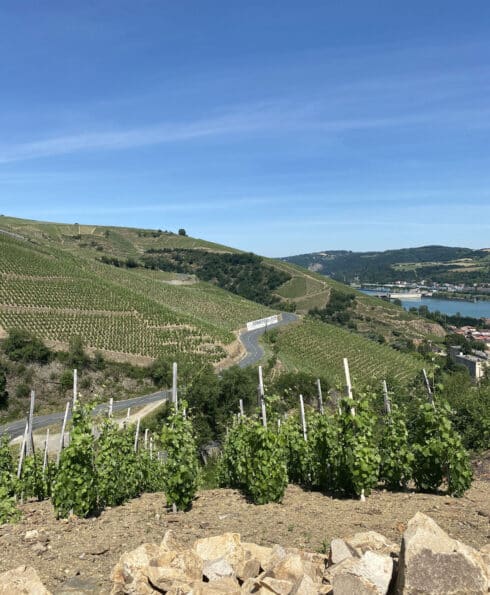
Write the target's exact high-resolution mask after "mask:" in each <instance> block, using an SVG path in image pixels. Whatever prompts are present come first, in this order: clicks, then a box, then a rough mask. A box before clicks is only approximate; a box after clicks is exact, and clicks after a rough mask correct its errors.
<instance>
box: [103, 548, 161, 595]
mask: <svg viewBox="0 0 490 595" xmlns="http://www.w3.org/2000/svg"><path fill="white" fill-rule="evenodd" d="M159 555H160V548H159V547H158V546H157V545H155V544H152V543H145V544H143V545H140V546H139V547H138V548H136V549H135V550H132V551H131V552H126V553H124V554H123V555H122V556H121V557H120V558H119V562H118V563H117V564H116V566H115V567H114V569H113V571H112V583H113V586H112V591H111V595H138V594H141V595H146V594H147V593H148V594H149V593H154V589H153V588H152V587H151V586H150V584H149V583H148V576H147V569H148V568H149V566H150V564H151V563H152V561H153V560H155V559H156V558H158V556H159Z"/></svg>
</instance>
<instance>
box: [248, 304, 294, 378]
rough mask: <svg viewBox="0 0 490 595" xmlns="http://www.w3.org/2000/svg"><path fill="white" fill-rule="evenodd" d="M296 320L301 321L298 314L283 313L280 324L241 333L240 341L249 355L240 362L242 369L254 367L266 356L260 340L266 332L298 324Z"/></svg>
mask: <svg viewBox="0 0 490 595" xmlns="http://www.w3.org/2000/svg"><path fill="white" fill-rule="evenodd" d="M296 320H299V316H298V315H297V314H293V313H292V312H283V313H282V316H281V318H280V320H279V322H276V323H275V324H269V325H268V326H267V327H264V328H258V329H255V330H253V331H243V332H242V333H240V336H239V339H240V341H241V343H242V345H243V346H244V347H245V349H246V351H247V355H246V356H245V357H243V358H242V359H241V360H240V361H239V362H238V365H239V366H240V368H246V367H248V366H253V365H254V364H256V363H257V362H259V361H260V360H261V359H262V357H263V356H264V349H263V348H262V347H261V346H260V344H259V339H260V337H261V336H262V335H263V334H264V333H265V331H266V330H268V331H269V330H271V329H273V328H277V327H279V326H285V325H286V324H291V323H292V322H296Z"/></svg>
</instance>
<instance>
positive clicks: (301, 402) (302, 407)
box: [299, 395, 308, 442]
mask: <svg viewBox="0 0 490 595" xmlns="http://www.w3.org/2000/svg"><path fill="white" fill-rule="evenodd" d="M299 410H300V413H301V425H302V427H303V438H304V441H305V442H307V441H308V433H307V430H306V417H305V403H304V400H303V395H300V396H299Z"/></svg>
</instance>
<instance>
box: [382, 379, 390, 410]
mask: <svg viewBox="0 0 490 595" xmlns="http://www.w3.org/2000/svg"><path fill="white" fill-rule="evenodd" d="M383 401H384V405H385V411H386V413H387V414H388V415H389V414H390V413H391V401H390V397H389V396H388V386H387V385H386V380H383Z"/></svg>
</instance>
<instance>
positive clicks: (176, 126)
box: [0, 106, 298, 163]
mask: <svg viewBox="0 0 490 595" xmlns="http://www.w3.org/2000/svg"><path fill="white" fill-rule="evenodd" d="M295 114H296V115H298V114H297V112H295ZM292 116H293V113H284V112H283V111H282V110H274V111H271V109H270V108H269V107H268V106H262V107H257V108H255V109H251V110H248V111H243V112H237V113H229V114H224V115H221V116H217V117H212V118H208V119H202V120H196V121H193V122H184V123H159V124H156V125H155V126H144V127H138V128H129V129H125V130H112V131H96V132H84V133H79V134H73V135H66V136H57V137H53V138H47V139H43V140H38V141H32V142H24V143H18V144H11V145H4V146H0V163H9V162H14V161H23V160H27V159H34V158H39V157H51V156H56V155H66V154H70V153H77V152H80V151H100V150H120V149H130V148H137V147H144V146H151V145H159V144H164V143H172V142H179V141H189V140H195V139H199V138H204V137H212V136H221V135H229V134H237V133H246V132H249V131H254V130H258V129H270V128H271V127H272V126H277V125H278V124H279V123H280V122H281V121H283V118H284V117H286V118H288V119H289V118H290V117H292Z"/></svg>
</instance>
